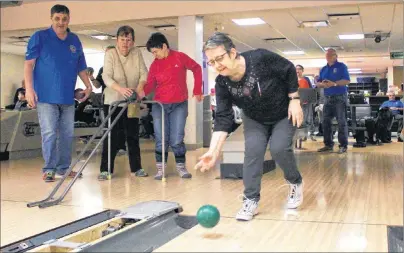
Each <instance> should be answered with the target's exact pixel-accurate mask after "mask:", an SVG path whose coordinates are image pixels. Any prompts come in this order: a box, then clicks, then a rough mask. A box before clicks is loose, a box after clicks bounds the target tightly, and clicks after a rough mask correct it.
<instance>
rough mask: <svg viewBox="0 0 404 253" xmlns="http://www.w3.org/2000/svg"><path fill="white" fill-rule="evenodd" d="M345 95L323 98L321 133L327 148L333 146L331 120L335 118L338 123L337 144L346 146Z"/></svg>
mask: <svg viewBox="0 0 404 253" xmlns="http://www.w3.org/2000/svg"><path fill="white" fill-rule="evenodd" d="M347 101H348V98H347V95H346V94H343V95H333V96H325V102H324V109H323V113H324V114H323V117H324V118H323V133H324V144H325V146H327V147H333V146H334V140H333V134H332V119H333V118H334V117H336V118H337V122H338V142H339V144H340V145H339V146H340V147H347V146H348V124H347V116H346V110H347Z"/></svg>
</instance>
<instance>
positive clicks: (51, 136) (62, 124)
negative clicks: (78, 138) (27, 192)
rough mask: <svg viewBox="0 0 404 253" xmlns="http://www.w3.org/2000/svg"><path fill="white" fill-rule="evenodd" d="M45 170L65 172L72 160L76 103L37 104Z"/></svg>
mask: <svg viewBox="0 0 404 253" xmlns="http://www.w3.org/2000/svg"><path fill="white" fill-rule="evenodd" d="M37 111H38V119H39V125H40V127H41V136H42V156H43V159H44V160H45V165H44V167H43V169H42V171H43V172H45V171H54V172H57V173H58V174H64V173H65V172H66V170H67V169H68V168H69V166H70V163H71V160H72V143H73V138H74V105H61V104H47V103H38V104H37Z"/></svg>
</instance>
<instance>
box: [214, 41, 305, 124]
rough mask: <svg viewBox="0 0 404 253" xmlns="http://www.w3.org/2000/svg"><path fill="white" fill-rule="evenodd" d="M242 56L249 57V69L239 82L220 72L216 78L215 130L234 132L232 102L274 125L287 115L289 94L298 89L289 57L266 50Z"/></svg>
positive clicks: (259, 119) (256, 117)
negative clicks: (232, 127)
mask: <svg viewBox="0 0 404 253" xmlns="http://www.w3.org/2000/svg"><path fill="white" fill-rule="evenodd" d="M241 55H242V56H243V57H244V58H245V60H246V72H245V74H244V76H243V78H242V79H241V80H240V81H238V82H234V81H231V80H230V79H229V78H228V77H225V76H221V75H219V76H218V77H217V78H216V85H215V90H216V102H217V108H216V116H215V127H214V131H225V132H230V131H231V126H232V124H233V109H232V105H233V104H235V105H236V106H237V107H239V108H240V109H242V110H243V113H244V114H245V115H246V116H247V117H249V118H251V119H253V120H256V121H258V122H260V123H262V124H275V123H276V122H278V121H279V120H282V119H284V118H285V117H287V116H288V107H289V98H288V94H290V93H294V92H297V91H298V87H299V85H298V79H297V74H296V69H295V66H294V65H293V63H292V62H290V61H289V60H287V59H286V58H284V57H282V56H280V55H278V54H276V53H273V52H271V51H268V50H266V49H256V50H251V51H247V52H244V53H241Z"/></svg>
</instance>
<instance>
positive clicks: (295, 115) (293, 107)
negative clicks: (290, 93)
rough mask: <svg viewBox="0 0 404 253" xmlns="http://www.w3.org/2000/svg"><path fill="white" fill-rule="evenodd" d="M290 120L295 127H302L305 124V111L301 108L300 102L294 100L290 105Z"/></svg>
mask: <svg viewBox="0 0 404 253" xmlns="http://www.w3.org/2000/svg"><path fill="white" fill-rule="evenodd" d="M288 119H292V123H293V126H297V127H300V126H301V125H302V122H303V111H302V107H301V106H300V100H298V99H293V100H292V101H290V103H289V109H288Z"/></svg>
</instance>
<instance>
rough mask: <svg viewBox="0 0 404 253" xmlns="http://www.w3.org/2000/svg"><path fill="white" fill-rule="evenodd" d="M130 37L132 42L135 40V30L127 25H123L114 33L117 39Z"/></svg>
mask: <svg viewBox="0 0 404 253" xmlns="http://www.w3.org/2000/svg"><path fill="white" fill-rule="evenodd" d="M129 35H132V40H133V41H134V40H135V30H134V29H133V28H132V27H130V26H128V25H124V26H121V27H119V29H118V31H117V32H116V38H118V37H119V36H125V37H126V36H129Z"/></svg>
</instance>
